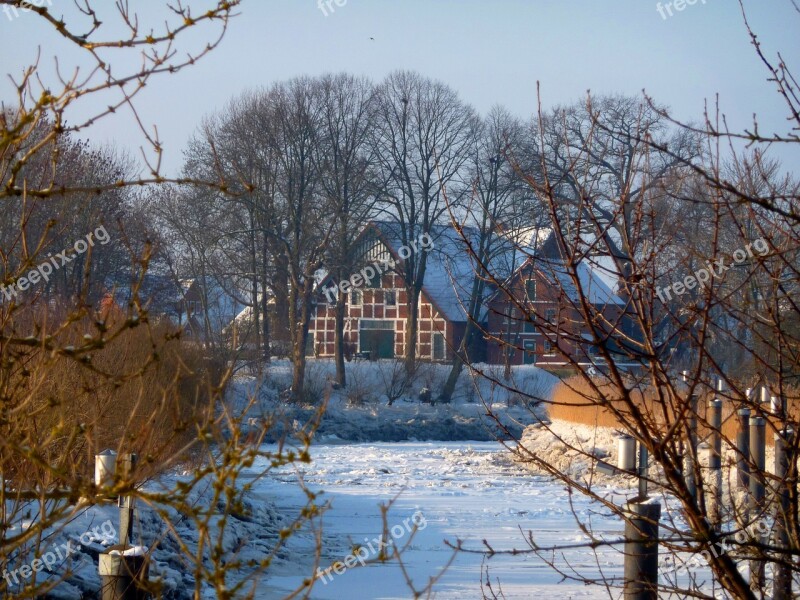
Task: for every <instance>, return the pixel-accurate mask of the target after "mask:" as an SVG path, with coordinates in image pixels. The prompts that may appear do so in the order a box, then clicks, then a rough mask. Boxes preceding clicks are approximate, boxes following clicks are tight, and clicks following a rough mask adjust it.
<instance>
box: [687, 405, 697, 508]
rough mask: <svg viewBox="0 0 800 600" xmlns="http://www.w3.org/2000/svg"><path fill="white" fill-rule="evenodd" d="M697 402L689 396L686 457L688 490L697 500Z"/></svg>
mask: <svg viewBox="0 0 800 600" xmlns="http://www.w3.org/2000/svg"><path fill="white" fill-rule="evenodd" d="M697 401H698V398H697V396H696V395H695V394H692V395H691V396H689V421H688V430H689V431H688V434H689V435H688V437H689V440H688V442H689V447H688V448H687V452H686V457H685V467H684V469H685V473H686V475H685V476H686V488H687V489H688V491H689V495H690V496H691V497H692V498H694V499H695V500H696V499H697Z"/></svg>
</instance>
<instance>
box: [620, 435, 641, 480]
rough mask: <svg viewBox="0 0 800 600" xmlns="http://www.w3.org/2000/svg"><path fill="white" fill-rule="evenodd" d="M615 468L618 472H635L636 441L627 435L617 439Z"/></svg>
mask: <svg viewBox="0 0 800 600" xmlns="http://www.w3.org/2000/svg"><path fill="white" fill-rule="evenodd" d="M617 468H618V469H619V470H620V471H627V472H629V473H633V472H635V471H636V439H635V438H634V437H633V436H631V435H628V434H622V435H620V436H619V438H617Z"/></svg>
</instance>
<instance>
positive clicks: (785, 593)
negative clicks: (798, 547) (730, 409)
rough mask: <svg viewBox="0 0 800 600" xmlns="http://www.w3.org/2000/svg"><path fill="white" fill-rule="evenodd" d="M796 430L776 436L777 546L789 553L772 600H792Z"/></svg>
mask: <svg viewBox="0 0 800 600" xmlns="http://www.w3.org/2000/svg"><path fill="white" fill-rule="evenodd" d="M793 438H794V430H793V429H792V428H790V427H787V428H786V429H784V430H783V431H782V432H781V433H780V434H778V433H776V434H775V479H776V482H775V500H776V501H775V545H776V546H777V547H778V548H780V549H782V550H783V549H785V550H786V552H785V553H782V554H780V555H779V559H778V562H776V563H775V568H774V569H775V570H774V577H773V583H772V600H790V599H791V598H792V567H791V562H792V556H791V553H790V551H789V512H790V510H791V503H790V498H791V494H790V483H789V481H788V477H789V473H790V469H789V465H790V463H791V460H792V459H791V456H790V455H791V453H792V450H791V448H792V441H793Z"/></svg>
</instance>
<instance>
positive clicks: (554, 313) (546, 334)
mask: <svg viewBox="0 0 800 600" xmlns="http://www.w3.org/2000/svg"><path fill="white" fill-rule="evenodd" d="M510 289H511V293H512V294H513V296H514V297H515V298H516V299H517V302H518V303H519V305H521V306H524V307H527V308H528V309H527V310H526V311H522V310H521V309H520V308H519V306H517V304H515V303H514V302H512V301H511V300H510V299H509V298H508V295H507V294H506V293H504V292H500V293H498V294H497V295H495V296H494V297H493V298H492V300H491V301H490V303H489V311H488V318H487V331H488V333H489V336H490V340H489V348H488V361H489V362H490V363H492V364H506V363H508V364H511V365H522V364H535V365H537V366H539V367H545V368H546V367H561V366H565V365H568V364H570V363H569V361H568V359H567V357H568V356H571V357H573V359H574V360H576V361H577V362H580V363H587V362H588V358H587V357H586V356H585V351H580V350H579V349H578V348H577V347H576V344H574V343H573V342H572V341H571V340H574V339H576V338H579V337H580V336H581V333H582V329H584V328H583V327H582V326H581V323H582V320H581V319H580V315H579V314H578V311H577V310H576V309H575V308H574V307H573V306H571V304H570V302H569V301H568V300H567V299H565V298H563V296H562V293H563V292H562V290H561V289H560V287H559V286H557V285H554V284H553V283H552V282H551V281H550V280H548V278H547V277H545V276H544V275H543V274H542V273H541V272H540V271H539V270H538V269H534V268H532V267H530V266H528V267H524V268H522V269H521V270H520V271H519V273H517V274H516V275H515V277H514V279H513V280H512V283H511V285H510ZM530 309H532V310H533V311H535V313H536V315H535V319H536V320H537V321H538V322H539V323H537V325H540V327H537V326H536V325H534V324H533V323H531V322H530V321H529V320H528V319H527V318H526V313H528V314H531V318H533V314H532V313H530ZM542 321H544V322H545V323H546V325H545V323H542ZM565 336H567V338H568V339H566V338H565ZM500 340H502V341H500Z"/></svg>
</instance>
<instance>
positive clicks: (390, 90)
mask: <svg viewBox="0 0 800 600" xmlns="http://www.w3.org/2000/svg"><path fill="white" fill-rule="evenodd" d="M477 119H478V118H477V116H476V115H475V113H474V111H473V110H472V108H470V107H469V106H467V105H465V104H464V103H463V102H462V101H461V100H460V99H459V98H458V95H457V94H456V93H455V92H454V91H453V90H452V89H450V88H449V87H447V86H446V85H444V84H443V83H441V82H437V81H432V80H430V79H425V78H423V77H422V76H420V75H419V74H417V73H412V72H409V71H397V72H395V73H392V74H391V75H389V77H387V78H386V80H385V81H384V82H383V83H382V84H381V85H380V86H379V88H378V95H377V117H376V126H375V133H374V143H375V156H376V158H377V159H378V161H379V163H380V167H381V170H382V180H383V182H384V183H383V192H382V194H381V197H380V203H381V207H382V209H383V210H384V211H385V213H386V215H387V216H388V218H390V219H392V220H394V221H396V223H397V227H398V231H399V239H400V242H401V243H402V244H403V245H404V246H407V247H409V248H411V249H412V253H411V255H410V256H409V258H408V259H406V260H404V261H403V263H402V266H401V271H402V272H401V275H402V276H403V279H404V281H405V285H406V290H405V291H406V307H405V308H406V331H405V334H404V339H405V352H406V356H405V361H406V369H407V371H408V372H411V371H412V370H413V368H414V364H415V361H416V348H417V333H418V317H419V315H418V311H419V297H420V292H421V291H422V285H423V282H424V281H425V270H426V265H427V255H426V253H425V252H416V251H413V246H412V242H414V241H416V240H417V239H418V238H419V237H420V236H422V235H424V234H427V235H431V233H432V232H433V225H434V224H436V223H438V222H440V221H441V220H442V218H443V216H444V215H445V213H446V211H447V203H446V202H445V200H444V192H445V190H446V189H447V188H448V187H450V188H452V189H450V190H449V191H450V193H451V196H452V197H453V198H452V199H453V200H454V201H455V200H456V198H457V196H458V195H459V193H461V192H463V191H464V188H466V189H468V186H465V185H464V183H465V179H466V175H465V173H464V167H465V165H466V162H467V160H468V158H469V156H470V151H471V148H472V147H473V146H474V136H475V131H476V128H477ZM458 186H461V190H460V191H459V190H458V189H455V188H457V187H458ZM432 239H434V243H435V238H432Z"/></svg>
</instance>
